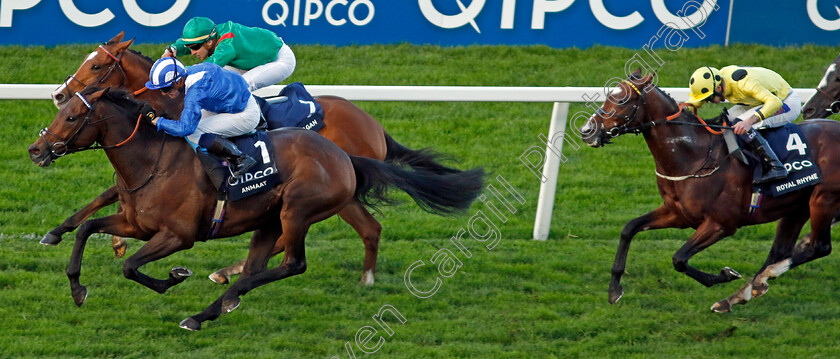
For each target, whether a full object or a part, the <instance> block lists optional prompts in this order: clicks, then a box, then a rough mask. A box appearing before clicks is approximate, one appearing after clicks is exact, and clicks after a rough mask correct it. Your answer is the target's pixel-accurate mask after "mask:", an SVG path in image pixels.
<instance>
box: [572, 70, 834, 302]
mask: <svg viewBox="0 0 840 359" xmlns="http://www.w3.org/2000/svg"><path fill="white" fill-rule="evenodd" d="M653 78H654V74H648V75H647V76H644V77H642V76H640V73H639V72H636V73H634V74H633V75H631V76H629V77H628V78H627V79H626V80H624V81H623V82H621V83H620V84H619V85H618V86H617V87H616V88H615V89H614V90H613V91H612V93H611V94H610V96H609V97H608V98H607V100H606V101H604V104H603V105H602V107H600V108H599V109H598V110H597V111H596V113H595V114H594V115H592V117H590V118H589V120H588V121H587V122H586V124H585V125H584V126H582V127H581V128H580V130H579V131H580V133H581V137H582V139H583V140H584V141H585V142H586V143H587V144H588V145H590V146H592V147H601V146H603V145H605V144H606V143H609V140H610V139H611V138H613V137H617V136H620V135H623V134H626V133H641V134H642V135H643V136H644V139H645V142H646V143H647V146H648V148H649V149H650V152H651V154H652V155H653V159H654V162H655V165H656V170H655V173H656V175H657V177H656V184H657V186H658V188H659V193H660V195H661V196H662V200H663V202H664V203H663V204H662V205H661V206H660V207H659V208H657V209H655V210H653V211H651V212H650V213H647V214H645V215H642V216H640V217H638V218H635V219H632V220H630V221H629V222H627V224H626V225H625V226H624V229H622V231H621V236H620V240H619V244H618V250H617V251H616V255H615V261H614V263H613V266H612V278H611V280H610V286H609V292H608V294H609V302H610V304H613V303H615V302H617V301H618V300H619V299H620V298H621V296H622V295H623V293H624V291H623V289H622V287H621V284H620V281H621V276H622V274H624V271H625V264H626V260H627V252H628V250H629V247H630V242H631V241H632V240H633V237H634V236H635V235H636V234H637V233H639V232H640V231H645V230H650V229H661V228H693V229H695V232H694V234H692V236H691V237H690V238H689V239H688V241H687V242H686V243H685V244H684V245H683V246H682V247H681V248H680V249H679V250H678V251H677V252H676V253H675V254H674V256H673V264H674V269H676V270H677V271H678V272H682V273H684V274H686V275H688V276H689V277H691V278H692V279H694V280H696V281H698V282H700V283H701V284H703V285H705V286H707V287H710V286H713V285H715V284H719V283H725V282H729V281H732V280H734V279H737V278H740V274H738V272H736V271H734V270H732V269H731V268H729V267H726V268H724V269H722V270H721V271H720V272H719V273H706V272H704V271H701V270H700V269H697V268H694V267H692V266H691V265H689V263H688V262H689V260H690V259H691V258H692V257H693V256H694V255H695V254H697V253H699V252H700V251H702V250H703V249H705V248H707V247H709V246H711V245H712V244H714V243H716V242H717V241H719V240H721V239H723V238H724V237H727V236H731V235H733V234H734V233H735V232H736V231H737V229H738V228H739V227H741V226H748V225H753V224H759V223H766V222H771V221H776V220H778V225H777V229H776V237H775V240H774V242H773V245H772V248H771V250H770V254H769V255H768V257H767V260H766V261H765V263H764V264H763V265H762V267H761V269H760V270H759V271H758V272H757V274H756V276H755V277H754V278H753V279H752V280H751V281H749V282H748V283H746V284H745V285H744V286H743V287H742V288H741V289H740V290H738V291H737V292H736V293H735V294H733V295H732V296H730V297H729V298H727V299H724V300H721V301H719V302H717V303H715V304H714V305H713V306H712V308H711V309H712V310H713V311H717V312H728V311H730V310H731V306H732V305H733V304H742V303H746V302H747V301H749V300H750V299H751V298H752V297H757V296H760V295H763V294H764V293H765V292H766V291H767V289H768V284H767V281H768V280H769V279H772V278H775V277H777V276H779V275H781V274H782V273H784V272H785V271H787V270H789V269H790V268H793V267H796V266H798V265H801V264H803V263H806V262H809V261H811V260H814V259H817V258H820V257H823V256H826V255H828V254H829V253H830V252H831V233H830V224H831V219H832V217H834V215H835V214H837V212H838V209H840V142H838V141H837V138H840V123H837V122H835V121H828V120H809V121H806V122H804V123H802V124H800V125H799V128H800V129H801V130H802V132H803V133H804V135H805V137H806V138H805V144H806V145H807V146H808V148H810V150H811V155H812V160H813V162H814V163H816V164H817V165H818V166H819V168H820V171H821V173H822V178H823V179H822V182H821V183H819V184H816V185H814V186H811V187H808V188H805V189H802V190H798V191H795V192H791V193H787V194H784V195H780V196H778V197H769V196H765V198H764V199H762V203H761V207H760V208H759V209H758V210H757V212H756V213H754V214H753V215H752V216H750V214H749V208H750V199H751V193H752V174H751V172H750V169H749V168H748V167H747V166H746V165H744V164H743V163H742V162H740V161H739V160H737V159H736V158H735V157H734V156H728V155H727V154H728V151H727V148H726V145H725V141H724V140H723V137H722V136H718V135H715V134H712V133H711V132H710V131H707V129H706V128H705V127H704V126H702V124H701V120H699V118H698V117H695V116H694V115H692V114H690V113H689V112H687V111H682V108H681V107H680V106H678V105H677V103H676V101H674V100H673V99H672V98H671V97H670V96H668V95H667V94H665V93H664V92H662V90H660V89H659V88H658V87H656V86H655V85H653V84H652V80H653ZM674 118H676V120H677V121H672V120H671V119H674ZM692 124H695V125H698V126H692ZM809 219H810V220H811V233H812V238H811V240H810V241H809V242H800V243H799V244H798V245H797V244H796V240H797V238H798V236H799V234H800V231H801V229H802V227H803V226H804V225H805V222H807V221H808V220H809Z"/></svg>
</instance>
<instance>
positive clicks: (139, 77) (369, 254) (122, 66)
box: [41, 32, 461, 285]
mask: <svg viewBox="0 0 840 359" xmlns="http://www.w3.org/2000/svg"><path fill="white" fill-rule="evenodd" d="M123 36H124V33H123V32H120V33H119V34H118V35H117V36H115V37H114V38H112V39H111V40H109V41H108V42H107V43H105V44H103V45H102V46H99V47H98V48H97V50H96V51H94V52H93V53H91V54H90V55H89V56H88V57H87V58H86V59H85V60H84V61H83V62H82V64H81V65H80V67H79V69H78V70H77V71H76V73H75V74H73V75H70V76H68V77H67V79H66V80H65V81H64V84H62V85H61V86H59V88H57V89H56V91H54V92H53V94H52V97H53V101H54V103H55V105H56V106H57V107H58V106H62V105H63V104H64V103H66V102H67V101H68V100H69V99H70V98H72V96H73V95H74V94H75V93H77V92H80V91H82V89H84V88H85V87H86V86H88V85H92V86H99V87H108V86H110V87H115V88H122V89H125V90H129V91H135V95H136V96H137V98H138V99H140V100H143V101H146V102H148V103H150V104H151V105H152V107H153V108H154V109H155V110H156V111H157V112H158V114H159V115H165V116H166V117H168V118H178V117H179V114H180V112H181V109H182V108H183V101H180V102H179V101H173V100H172V99H170V98H169V97H167V96H163V95H162V94H161V93H160V91H151V90H150V91H145V82H146V81H147V80H148V77H149V71H150V69H151V67H152V64H153V63H154V60H153V59H150V58H148V57H145V56H143V55H141V54H139V53H137V52H134V51H131V50H129V49H128V48H129V46H130V45H131V44H132V43H133V41H134V40H133V39H132V40H128V41H122V40H123ZM315 101H317V102H318V103H319V104H320V105H321V107H322V108H323V111H324V124H325V126H324V128H323V129H321V130H320V131H319V132H318V133H319V134H321V135H322V136H324V137H326V138H327V139H329V140H330V141H332V142H333V143H335V144H336V145H338V147H340V148H341V149H342V150H344V151H345V152H347V153H348V154H351V155H355V156H363V157H368V158H373V159H377V160H384V161H387V162H398V163H403V164H407V165H409V166H411V167H412V168H414V169H415V170H418V171H427V172H431V173H436V174H446V173H459V172H461V171H460V170H457V169H454V168H450V167H447V166H444V165H442V164H440V163H439V162H437V161H438V158H439V157H440V155H438V154H436V153H434V152H433V151H431V150H428V149H421V150H411V149H409V148H407V147H405V146H403V145H401V144H399V143H398V142H396V141H395V140H394V139H393V138H391V136H390V135H389V134H388V133H387V132H385V130H384V128H383V127H382V125H381V124H380V123H379V122H377V121H376V120H375V119H374V118H373V117H372V116H370V115H369V114H368V113H366V112H365V111H364V110H362V109H361V108H359V107H358V106H356V105H354V104H353V103H352V102H350V101H348V100H346V99H344V98H341V97H336V96H317V97H315ZM116 201H117V190H116V188H115V187H111V188H109V189H107V190H105V192H103V193H102V194H100V195H99V196H98V197H97V198H96V199H94V201H93V202H91V203H90V204H88V205H87V206H85V207H84V208H82V209H81V210H79V211H78V212H76V213H75V214H73V215H72V216H70V217H69V218H67V219H66V220H65V221H63V222H62V223H61V225H59V226H58V227H56V228H54V229H53V230H51V231H50V232H49V233H47V234H46V235H45V236H44V238H43V239H42V240H41V243H42V244H46V245H56V244H58V243H59V242H61V236H62V235H63V234H64V233H67V232H70V231H72V230H74V229H75V228H77V227H78V226H79V224H81V223H82V221H84V220H85V219H86V218H88V217H89V216H91V215H92V214H93V213H96V211H98V210H99V209H100V208H102V207H104V206H107V205H110V204H112V203H115V202H116ZM338 215H339V216H340V217H341V218H342V219H343V220H344V221H345V222H347V223H349V224H350V225H351V226H352V227H353V229H354V230H355V231H356V232H357V233H358V234H359V236H360V237H361V238H362V241H363V243H364V246H365V258H364V266H363V269H362V279H361V283H362V284H364V285H372V284H373V282H374V275H375V271H376V260H377V256H378V252H379V239H380V234H381V231H382V226H381V225H380V223H379V222H378V221H377V220H376V219H375V218H374V217H373V215H372V214H371V213H370V212H369V211H368V210H367V209H366V208H365V207H364V206H362V205H361V204H359V203H352V204H350V205H348V206H346V207H345V208H344V209H342V210H341V211H339V213H338ZM112 245H113V247H114V251H115V254H116V256H117V257H121V256H122V255H123V254H124V253H125V246H126V243H125V240H124V239H122V238H119V237H115V238H114V241H113V243H112ZM277 251H278V253H279V251H282V247H278V248H277ZM243 264H244V261H240V262H239V263H237V264H235V265H233V266H231V267H227V268H224V269H221V270H219V271H217V272H215V273H213V274H211V275H210V279H212V280H213V281H214V282H217V283H228V281H229V280H230V276H231V275H234V274H238V273H239V272H241V271H242V265H243Z"/></svg>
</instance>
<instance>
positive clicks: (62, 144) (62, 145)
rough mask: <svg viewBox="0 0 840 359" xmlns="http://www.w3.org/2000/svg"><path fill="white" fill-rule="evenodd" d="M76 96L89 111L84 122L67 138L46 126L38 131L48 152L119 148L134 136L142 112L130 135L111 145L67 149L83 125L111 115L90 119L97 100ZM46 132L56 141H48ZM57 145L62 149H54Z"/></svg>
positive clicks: (59, 153) (105, 119)
mask: <svg viewBox="0 0 840 359" xmlns="http://www.w3.org/2000/svg"><path fill="white" fill-rule="evenodd" d="M76 96H77V97H79V99H81V101H82V103H84V104H85V106H86V107H87V108H88V110H89V111H88V113H87V115H86V116H85V120H84V123H82V125H81V126H79V128H78V129H76V131H75V132H73V134H72V135H71V136H70V138H69V139H66V138H64V137H61V136H58V135H56V134H55V133H53V132H51V131H50V130H49V129H48V128H46V127H45V128H44V129H42V130H41V131H40V132H39V136H40V137H42V138H43V139H44V143H46V144H47V147H49V150H50V153H52V155H53V156H55V157H56V158H58V157H63V156H65V155H68V154H71V153H76V152H83V151H88V150H98V149H102V150H110V149H115V148H119V147H122V146H124V145H125V144H126V143H128V142H129V141H131V139H133V138H134V135H136V134H137V130H138V129H139V128H140V122H141V119H142V118H143V114H142V113H141V114H140V115H138V116H137V123H136V124H135V125H134V131H132V132H131V135H129V136H128V138H126V139H125V140H123V141H122V142H120V143H117V144H115V145H111V146H102V145H90V146H86V147H80V148H76V149H69V147H70V145H72V144H73V143H74V142H76V140H77V139H78V138H79V136H81V133H82V129H84V128H85V126H88V125H95V124H98V123H100V122H104V121H108V120H109V119H111V117H107V118H102V117H100V119H99V121H91V118H92V117H93V116H94V107H95V106H96V104H97V102H94V103H93V104H91V103H90V102H88V100H87V99H85V97H84V96H83V95H82V94H81V93H79V92H77V93H76ZM48 134H49V135H50V136H52V137H54V138H56V139H58V141H56V142H53V143H50V141H48V140H47V138H46V135H48ZM59 145H60V147H59V148H60V149H63V151H58V150H56V149H55V147H57V146H59Z"/></svg>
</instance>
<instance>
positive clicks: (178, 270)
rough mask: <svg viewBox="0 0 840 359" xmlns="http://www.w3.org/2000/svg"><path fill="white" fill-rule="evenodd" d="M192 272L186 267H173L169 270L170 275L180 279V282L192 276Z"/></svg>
mask: <svg viewBox="0 0 840 359" xmlns="http://www.w3.org/2000/svg"><path fill="white" fill-rule="evenodd" d="M192 274H193V273H192V271H190V270H189V269H187V268H184V267H175V268H172V270H171V271H169V276H170V277H172V278H173V279H176V280H178V281H179V282H182V281H184V279H187V278H189V277H190V276H192Z"/></svg>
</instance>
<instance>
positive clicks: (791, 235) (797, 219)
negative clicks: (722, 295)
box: [711, 211, 808, 313]
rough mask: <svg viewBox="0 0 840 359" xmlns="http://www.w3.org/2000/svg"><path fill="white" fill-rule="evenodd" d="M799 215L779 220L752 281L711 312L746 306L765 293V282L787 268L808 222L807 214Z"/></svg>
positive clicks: (720, 302) (719, 303)
mask: <svg viewBox="0 0 840 359" xmlns="http://www.w3.org/2000/svg"><path fill="white" fill-rule="evenodd" d="M801 213H804V214H800V215H794V216H789V217H783V218H782V219H780V220H779V223H778V225H777V226H776V238H775V240H774V241H773V246H772V247H771V248H770V253H769V254H768V255H767V260H765V261H764V265H762V267H761V269H759V270H758V272H757V273H758V274H756V275H755V277H754V278H753V280H752V281H748V282H747V283H744V285H743V286H742V287H741V288H740V289H738V291H737V292H735V293H734V294H732V295H731V296H729V298H726V299H722V300H720V301H718V302H717V303H715V304H714V305H712V307H711V310H712V311H713V312H717V313H728V312H730V311H732V306H733V305H736V304H746V303H747V302H749V301H750V300H751V299H752V298H757V297H760V296H762V295H764V293H766V292H767V289H768V284H767V281H768V280H769V279H772V278H776V277H778V276H779V275H781V274H782V273H784V272H785V271H787V268H788V267H789V265H788V264H789V263H788V264H785V263H786V262H788V261H789V259H786V258H789V257H790V256H791V253H792V252H793V246H794V243H795V242H796V238H797V236H798V235H799V233H800V231H802V227H803V226H804V225H805V222H807V221H808V212H806V211H803V212H801Z"/></svg>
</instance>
